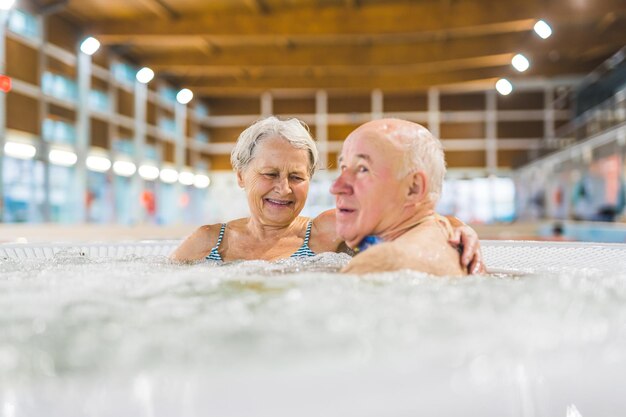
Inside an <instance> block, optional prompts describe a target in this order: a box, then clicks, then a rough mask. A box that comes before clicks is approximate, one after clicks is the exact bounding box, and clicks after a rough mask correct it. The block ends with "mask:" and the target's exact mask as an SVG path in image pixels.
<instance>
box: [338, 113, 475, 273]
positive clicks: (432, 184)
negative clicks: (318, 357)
mask: <svg viewBox="0 0 626 417" xmlns="http://www.w3.org/2000/svg"><path fill="white" fill-rule="evenodd" d="M339 165H340V169H341V174H340V176H339V178H337V180H336V181H335V182H334V183H333V185H332V187H331V193H332V194H334V195H335V201H336V205H337V220H336V226H337V233H338V235H339V237H341V238H342V239H344V240H345V241H346V243H347V244H348V246H350V247H351V248H353V249H355V251H356V252H357V255H356V256H355V257H354V258H353V259H352V260H351V261H350V263H348V265H347V266H346V267H345V268H344V271H345V272H350V273H365V272H381V271H392V270H398V269H414V270H418V271H423V272H427V273H430V274H435V275H445V276H460V275H466V271H464V269H463V268H462V266H461V263H460V262H459V253H458V252H457V250H456V249H454V248H453V247H452V246H450V244H449V243H448V239H449V238H450V233H451V232H450V225H449V224H448V223H447V220H446V219H445V218H443V217H440V216H438V215H437V214H436V213H435V205H436V203H437V200H438V199H439V196H440V193H441V185H442V182H443V177H444V175H445V172H446V168H445V161H444V156H443V149H442V146H441V143H440V142H439V140H437V139H436V138H435V137H434V136H433V135H432V134H431V133H430V132H429V131H428V130H427V129H426V128H424V127H423V126H420V125H418V124H416V123H412V122H408V121H404V120H397V119H382V120H375V121H372V122H368V123H365V124H364V125H362V126H360V127H358V128H357V129H356V130H354V131H353V132H352V133H351V134H350V135H349V136H348V138H347V139H346V141H345V142H344V144H343V149H342V151H341V156H340V158H339ZM370 246H371V247H370ZM368 247H369V248H368Z"/></svg>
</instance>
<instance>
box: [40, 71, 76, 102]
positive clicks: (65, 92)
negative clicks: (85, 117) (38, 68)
mask: <svg viewBox="0 0 626 417" xmlns="http://www.w3.org/2000/svg"><path fill="white" fill-rule="evenodd" d="M41 89H42V90H43V92H44V94H47V95H50V96H52V97H56V98H60V99H64V100H70V101H76V99H77V97H78V91H77V87H76V82H75V81H74V80H72V79H70V78H68V77H66V76H63V75H60V74H55V73H52V72H48V71H46V72H44V74H43V76H42V79H41Z"/></svg>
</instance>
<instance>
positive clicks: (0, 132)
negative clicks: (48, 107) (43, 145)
mask: <svg viewBox="0 0 626 417" xmlns="http://www.w3.org/2000/svg"><path fill="white" fill-rule="evenodd" d="M8 20H9V11H6V10H0V74H4V73H5V72H6V30H7V23H8ZM6 97H7V96H6V93H2V92H0V223H2V222H4V143H5V141H6V135H7V124H6V122H7V113H6V112H7V105H6V100H7V98H6Z"/></svg>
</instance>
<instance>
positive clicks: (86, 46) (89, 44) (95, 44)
mask: <svg viewBox="0 0 626 417" xmlns="http://www.w3.org/2000/svg"><path fill="white" fill-rule="evenodd" d="M98 49H100V41H99V40H98V39H96V38H94V37H93V36H90V37H88V38H87V39H85V40H84V41H83V43H81V44H80V50H81V51H83V53H85V54H87V55H93V54H95V53H96V51H97V50H98Z"/></svg>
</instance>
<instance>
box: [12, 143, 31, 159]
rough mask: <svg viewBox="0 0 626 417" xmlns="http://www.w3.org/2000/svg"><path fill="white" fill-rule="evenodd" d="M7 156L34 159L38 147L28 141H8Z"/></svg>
mask: <svg viewBox="0 0 626 417" xmlns="http://www.w3.org/2000/svg"><path fill="white" fill-rule="evenodd" d="M4 153H5V154H6V156H10V157H11V158H17V159H33V157H34V156H35V154H36V153H37V148H35V147H34V146H33V145H30V144H28V143H20V142H6V143H5V144H4Z"/></svg>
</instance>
